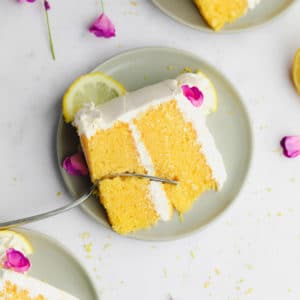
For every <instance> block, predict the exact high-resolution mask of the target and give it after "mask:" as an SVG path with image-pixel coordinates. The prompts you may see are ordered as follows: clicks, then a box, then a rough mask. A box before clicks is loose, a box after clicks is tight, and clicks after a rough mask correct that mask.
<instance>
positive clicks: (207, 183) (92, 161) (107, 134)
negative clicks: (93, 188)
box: [73, 73, 226, 234]
mask: <svg viewBox="0 0 300 300" xmlns="http://www.w3.org/2000/svg"><path fill="white" fill-rule="evenodd" d="M216 106H217V99H216V92H215V89H214V87H213V85H212V83H211V82H210V80H209V79H208V78H207V77H206V76H205V75H203V74H202V73H197V74H193V73H185V74H182V75H180V76H178V77H177V78H176V79H172V80H166V81H162V82H160V83H157V84H154V85H152V86H148V87H145V88H142V89H140V90H137V91H134V92H131V93H128V94H126V95H125V96H122V97H118V98H115V99H113V100H111V101H110V102H107V103H105V104H102V105H100V106H95V105H94V104H88V105H85V106H84V107H83V108H82V109H81V110H79V111H78V113H77V114H76V116H75V120H74V122H73V125H74V126H75V127H76V128H77V132H78V135H79V136H80V140H81V145H82V148H83V151H84V154H85V157H86V160H87V164H88V167H89V172H90V177H91V180H92V181H93V182H95V180H97V179H100V178H102V177H103V176H106V175H110V174H115V173H121V172H130V173H144V174H148V175H154V176H160V177H164V178H169V179H173V180H176V181H178V182H179V184H178V185H176V186H174V185H170V184H162V183H158V182H153V181H149V180H147V179H139V178H127V177H126V178H124V177H122V178H121V177H116V178H113V179H104V180H102V181H101V183H100V184H99V195H100V201H101V203H102V204H103V206H104V207H105V209H106V211H107V214H108V218H109V220H110V223H111V225H112V227H113V229H114V230H115V231H117V232H118V233H121V234H126V233H128V232H132V231H135V230H138V229H143V228H148V227H150V226H151V225H153V224H155V223H157V222H158V220H163V221H168V220H170V219H171V217H172V213H173V209H174V208H175V209H176V210H177V211H178V212H180V213H184V212H186V211H187V210H188V209H189V208H190V207H191V206H192V204H193V202H194V201H195V200H196V199H197V198H198V197H199V196H200V195H201V194H202V193H203V192H205V191H207V190H218V189H221V187H222V186H223V184H224V182H225V180H226V171H225V168H224V164H223V161H222V157H221V155H220V153H219V152H218V150H217V148H216V145H215V142H214V139H213V137H212V135H211V134H210V132H209V130H208V128H207V127H206V122H205V121H206V116H207V115H208V114H209V113H211V112H213V111H215V110H216Z"/></svg>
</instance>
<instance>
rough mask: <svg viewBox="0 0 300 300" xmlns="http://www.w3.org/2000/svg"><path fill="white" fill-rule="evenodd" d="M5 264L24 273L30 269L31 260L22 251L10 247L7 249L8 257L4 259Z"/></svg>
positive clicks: (5, 266)
mask: <svg viewBox="0 0 300 300" xmlns="http://www.w3.org/2000/svg"><path fill="white" fill-rule="evenodd" d="M3 266H4V268H6V269H12V270H14V271H15V272H20V273H24V272H26V271H28V270H29V268H30V261H29V259H28V258H27V257H26V256H25V255H24V254H23V253H22V252H20V251H18V250H15V249H13V248H9V249H7V250H6V259H4V262H3Z"/></svg>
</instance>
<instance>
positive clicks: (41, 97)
mask: <svg viewBox="0 0 300 300" xmlns="http://www.w3.org/2000/svg"><path fill="white" fill-rule="evenodd" d="M51 4H52V6H53V9H52V10H51V11H50V20H51V24H52V30H53V35H54V42H55V48H56V54H57V60H56V61H55V62H54V61H52V59H51V55H50V52H49V46H48V39H47V31H46V26H45V20H44V12H43V8H42V3H41V1H40V2H38V3H36V4H23V5H22V4H18V3H17V2H16V1H14V0H1V4H0V99H1V100H0V136H1V147H0V195H1V199H0V201H1V202H0V203H1V204H0V220H1V221H2V220H3V221H4V220H9V219H12V218H16V217H21V216H25V215H30V214H33V213H37V212H43V211H46V210H48V209H51V208H56V207H58V206H61V205H63V204H66V203H69V202H70V197H69V195H68V193H67V191H66V190H65V189H64V185H63V182H62V179H61V177H60V174H59V173H58V169H57V165H56V160H55V159H56V157H55V133H56V126H57V121H58V117H59V114H60V105H61V104H60V103H61V97H62V95H63V93H64V91H65V90H66V88H67V87H68V86H69V84H70V83H71V82H72V81H73V80H74V79H75V78H76V77H78V76H79V75H80V74H82V73H85V72H88V71H90V70H91V69H93V68H94V67H95V66H97V65H98V64H99V63H101V62H103V61H104V60H105V59H107V58H109V57H111V56H113V55H115V54H118V53H121V52H123V51H125V50H128V49H132V48H136V47H143V46H171V47H177V48H180V49H185V50H189V51H191V52H193V53H195V54H197V55H198V56H199V57H201V58H202V59H205V60H207V61H208V62H210V63H211V64H213V65H214V66H216V67H217V68H218V69H219V70H220V71H221V72H223V73H224V74H225V75H226V76H227V77H228V78H230V80H231V81H232V82H233V83H234V85H235V86H236V88H237V89H238V90H239V92H240V94H241V95H242V97H243V99H244V101H245V103H246V105H247V108H248V109H249V112H250V118H251V121H252V126H253V131H254V135H255V149H254V161H253V164H252V169H251V173H250V177H249V179H248V181H247V182H246V186H245V188H244V190H243V192H242V194H240V196H239V197H238V199H237V201H236V204H235V205H234V206H233V207H232V208H231V209H230V210H229V211H228V212H227V213H226V214H225V215H224V216H223V217H222V218H221V219H219V220H218V221H217V222H216V223H214V224H213V225H212V226H209V227H208V228H207V229H206V230H205V231H203V232H199V233H198V234H194V235H192V236H191V237H189V238H185V239H182V240H178V241H173V242H164V243H154V242H139V241H134V240H131V239H126V238H123V237H120V236H118V235H116V234H114V233H112V232H111V231H109V230H107V229H104V228H103V227H102V226H100V225H99V224H97V223H96V222H95V221H94V220H92V219H91V218H90V217H88V216H87V215H86V214H85V213H84V212H82V211H81V210H80V209H75V210H73V211H71V212H69V213H66V214H64V215H60V216H57V217H55V218H52V219H48V220H45V221H42V222H39V223H35V224H33V225H31V226H29V227H30V228H33V229H36V230H39V231H42V232H44V233H47V234H49V235H51V236H53V237H55V238H56V239H58V240H59V241H61V242H62V243H63V244H64V245H66V246H67V247H68V248H69V249H70V250H71V251H72V252H73V253H74V254H75V255H76V256H77V257H78V259H79V260H80V261H81V262H82V263H83V264H85V266H86V268H87V269H88V271H89V272H90V275H91V276H92V277H93V279H94V281H95V283H96V285H97V288H98V289H99V293H100V294H101V299H103V300H120V299H143V300H148V299H149V300H154V299H155V300H158V299H168V294H171V295H172V296H173V298H174V300H198V299H212V300H221V299H224V300H229V299H230V300H237V299H261V300H267V299H272V300H277V299H278V300H281V299H285V300H288V299H299V298H300V285H299V278H300V268H299V265H300V158H299V159H294V160H289V159H287V158H284V157H283V156H282V155H281V153H280V149H279V148H280V147H279V141H280V139H281V137H282V136H284V135H287V134H300V97H299V96H298V95H297V94H296V93H295V91H294V88H293V86H292V83H291V79H290V69H291V62H292V58H293V55H294V53H295V51H296V50H297V48H299V47H300V29H299V28H300V3H298V4H297V5H295V6H294V7H293V8H292V9H291V10H289V11H288V12H287V13H286V14H284V15H283V16H281V17H279V18H278V19H277V20H275V21H274V22H273V23H271V24H268V25H266V26H264V27H262V28H259V29H255V30H253V31H247V32H243V33H239V34H221V35H216V34H208V33H201V32H198V31H196V30H193V29H190V28H187V27H185V26H183V25H180V24H177V23H175V22H174V21H173V20H171V19H169V18H168V17H166V16H165V15H163V14H162V13H161V12H160V11H159V10H158V9H157V8H155V7H154V6H153V4H152V3H151V2H150V1H146V0H137V4H138V5H137V6H136V7H135V6H133V5H131V4H130V1H129V0H111V1H108V0H107V1H106V12H107V14H108V15H109V16H110V17H111V19H112V20H113V21H114V23H115V25H116V28H117V37H116V38H114V39H110V40H104V39H97V38H95V37H94V36H92V35H91V34H90V33H89V32H88V31H87V27H88V25H89V24H90V23H91V21H93V19H94V18H95V17H96V16H97V15H98V13H99V2H97V1H96V0H84V1H79V0H76V1H75V0H63V1H59V0H52V1H51ZM128 76H130V74H128ZM57 192H62V196H60V197H58V196H57V195H56V193H57ZM83 232H88V233H90V238H89V239H87V240H84V239H83V238H82V237H81V234H82V233H83ZM89 242H91V243H92V252H91V253H90V254H88V253H87V252H86V251H85V250H84V244H85V243H89ZM89 256H90V257H89ZM83 300H84V299H83Z"/></svg>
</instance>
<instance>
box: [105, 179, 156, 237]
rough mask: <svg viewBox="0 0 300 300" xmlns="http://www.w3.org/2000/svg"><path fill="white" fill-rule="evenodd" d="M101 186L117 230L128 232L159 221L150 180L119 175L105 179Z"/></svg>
mask: <svg viewBox="0 0 300 300" xmlns="http://www.w3.org/2000/svg"><path fill="white" fill-rule="evenodd" d="M99 187H100V198H101V202H102V204H103V206H104V207H105V209H106V211H107V213H108V216H109V220H110V223H111V224H112V227H113V229H114V230H115V231H116V232H118V233H120V234H126V233H129V232H132V231H135V230H139V229H144V228H148V227H149V226H151V225H153V224H155V223H156V222H157V221H158V219H159V216H158V215H157V213H156V211H155V209H154V207H153V204H152V202H151V199H150V194H149V181H148V180H146V179H137V178H120V177H117V178H114V179H107V180H104V181H103V182H101V184H100V186H99Z"/></svg>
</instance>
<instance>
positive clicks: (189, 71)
mask: <svg viewBox="0 0 300 300" xmlns="http://www.w3.org/2000/svg"><path fill="white" fill-rule="evenodd" d="M180 73H181V74H183V73H193V70H192V69H191V68H190V67H185V68H183V69H182V70H181V72H180Z"/></svg>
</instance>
